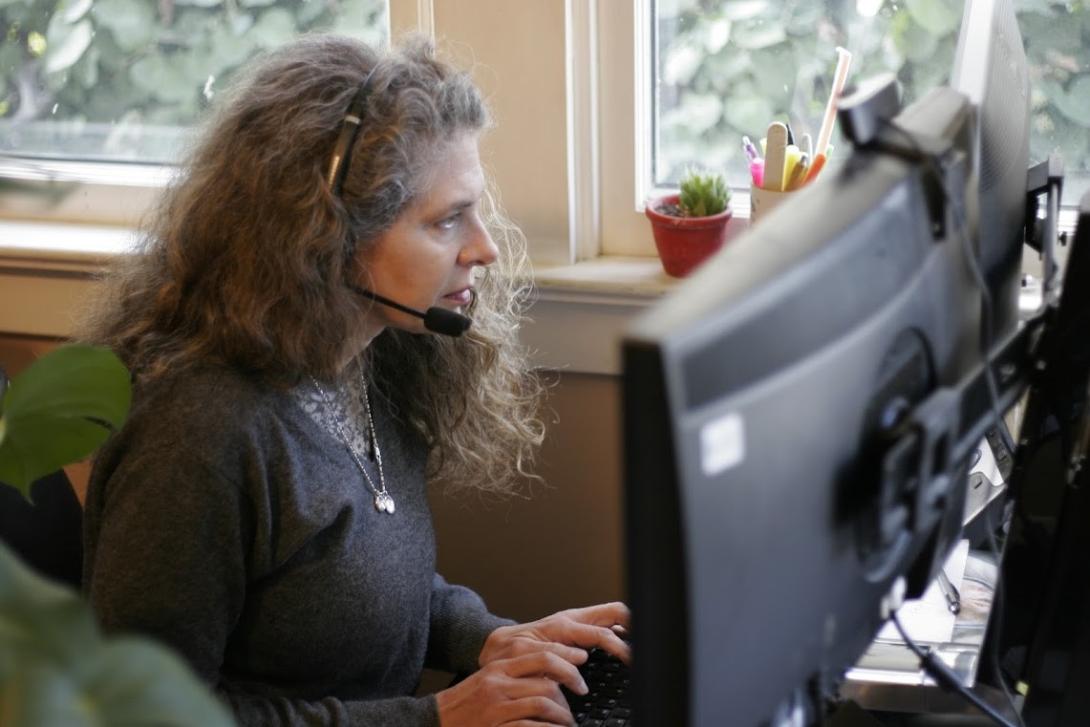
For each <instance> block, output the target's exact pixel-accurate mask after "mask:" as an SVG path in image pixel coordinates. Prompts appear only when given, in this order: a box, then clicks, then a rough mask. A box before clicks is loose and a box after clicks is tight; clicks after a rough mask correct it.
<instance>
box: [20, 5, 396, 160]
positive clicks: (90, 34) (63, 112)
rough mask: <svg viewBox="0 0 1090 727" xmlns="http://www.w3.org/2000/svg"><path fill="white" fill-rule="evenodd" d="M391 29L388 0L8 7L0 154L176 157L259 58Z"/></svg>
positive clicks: (376, 39)
mask: <svg viewBox="0 0 1090 727" xmlns="http://www.w3.org/2000/svg"><path fill="white" fill-rule="evenodd" d="M387 26H388V23H387V3H386V2H385V0H0V29H2V30H0V151H15V152H26V153H41V154H46V155H52V156H61V157H77V158H88V157H104V158H114V159H118V158H120V159H138V160H143V161H168V160H170V159H172V158H173V157H174V156H175V155H176V153H177V149H178V145H179V144H180V143H182V142H183V140H184V139H183V137H184V133H185V129H186V127H189V126H191V125H192V124H193V123H194V122H195V121H196V119H197V118H198V116H199V114H200V112H201V110H202V109H203V108H205V107H206V106H207V105H208V103H209V102H210V101H211V99H212V98H213V96H214V95H215V93H216V92H217V91H219V90H220V89H222V88H224V86H225V84H226V83H228V82H229V80H230V78H231V75H232V74H233V73H234V72H235V71H237V70H238V69H239V67H241V66H242V65H243V64H245V62H246V61H247V60H248V59H250V58H251V57H253V56H254V55H256V54H258V53H260V52H262V51H266V50H268V49H271V48H275V47H276V46H278V45H281V44H283V43H285V42H286V41H288V40H290V39H291V38H293V37H294V36H296V35H297V34H299V33H301V32H306V31H310V30H323V31H332V32H338V33H343V34H347V35H353V36H356V37H360V38H362V39H363V40H366V41H368V42H371V43H383V42H385V40H386V35H387Z"/></svg>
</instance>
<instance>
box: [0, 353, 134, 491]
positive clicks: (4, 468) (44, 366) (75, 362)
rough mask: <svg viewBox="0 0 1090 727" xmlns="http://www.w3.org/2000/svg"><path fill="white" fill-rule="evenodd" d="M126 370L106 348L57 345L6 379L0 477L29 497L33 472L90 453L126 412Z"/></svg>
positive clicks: (1, 416) (40, 472)
mask: <svg viewBox="0 0 1090 727" xmlns="http://www.w3.org/2000/svg"><path fill="white" fill-rule="evenodd" d="M131 398H132V388H131V384H130V382H129V372H128V371H127V370H126V369H125V367H124V365H123V364H122V363H121V361H120V360H118V358H117V356H115V355H114V354H113V353H112V352H111V351H109V350H107V349H104V348H98V347H94V346H84V345H68V346H61V347H59V348H57V349H55V350H53V351H51V352H50V353H48V354H46V355H45V356H43V357H42V358H40V359H38V360H37V361H35V362H34V363H33V364H31V365H30V366H29V367H28V368H27V369H26V370H25V371H24V372H23V373H21V374H20V375H19V376H16V377H15V378H14V379H12V380H11V383H10V385H9V386H8V390H7V391H6V392H5V393H4V396H3V400H2V404H0V482H4V483H7V484H9V485H13V486H15V487H16V488H18V489H19V490H20V491H21V492H22V493H23V495H24V496H26V497H29V490H30V485H31V483H32V482H34V481H35V480H36V479H38V478H39V477H42V476H43V475H47V474H49V473H50V472H54V471H56V470H58V469H60V468H61V467H63V466H64V465H66V464H69V463H71V462H75V461H76V460H79V459H82V458H84V457H86V456H87V455H89V454H91V453H92V452H93V451H94V450H95V449H96V448H97V447H98V446H99V445H100V444H102V443H103V442H104V441H105V440H106V437H108V436H109V434H110V430H111V429H116V428H117V427H119V426H121V423H122V422H123V421H124V420H125V415H126V414H127V413H128V411H129V402H130V400H131Z"/></svg>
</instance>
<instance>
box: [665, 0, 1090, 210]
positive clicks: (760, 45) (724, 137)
mask: <svg viewBox="0 0 1090 727" xmlns="http://www.w3.org/2000/svg"><path fill="white" fill-rule="evenodd" d="M1014 4H1015V8H1016V10H1017V12H1018V21H1019V26H1020V29H1021V31H1022V37H1023V43H1024V44H1025V47H1026V55H1027V58H1028V60H1029V63H1030V84H1031V87H1032V96H1031V132H1032V137H1031V141H1030V144H1031V146H1030V157H1031V159H1033V160H1042V159H1045V158H1046V157H1047V156H1048V155H1049V154H1050V153H1059V154H1060V155H1061V156H1062V157H1063V159H1064V163H1065V166H1066V169H1067V172H1068V174H1069V177H1068V182H1069V184H1068V188H1067V195H1066V199H1067V200H1072V199H1077V196H1076V195H1077V194H1078V189H1080V188H1081V187H1084V186H1085V185H1086V180H1087V178H1090V55H1088V54H1087V53H1086V50H1085V48H1086V47H1088V46H1090V2H1087V0H1070V1H1069V2H1051V1H1050V0H1014ZM962 5H963V2H962V0H838V1H834V2H824V3H821V2H813V1H812V0H656V2H655V9H656V22H655V32H656V46H657V57H656V62H655V73H656V97H657V109H656V112H657V113H656V115H657V128H656V154H655V161H656V164H655V182H656V184H660V185H667V184H671V183H675V182H676V181H677V179H678V178H680V176H681V175H682V174H683V173H684V171H685V169H686V168H687V167H688V166H689V165H690V164H692V163H694V162H699V163H700V164H702V165H704V166H705V167H706V168H719V169H724V170H726V171H727V173H728V177H729V179H730V181H731V183H732V184H735V185H739V186H747V185H748V179H747V176H748V175H747V170H748V166H747V164H746V163H745V157H744V156H743V153H742V148H741V138H742V135H743V134H747V135H749V136H750V137H752V138H754V139H756V138H759V137H761V136H763V134H764V129H765V128H766V127H767V125H768V123H769V121H771V120H773V119H779V120H785V119H788V118H790V120H791V122H792V123H793V124H796V125H797V126H798V127H800V128H801V129H802V130H805V128H806V127H807V126H809V129H810V130H811V131H812V133H813V134H814V135H815V136H816V133H817V128H818V127H819V126H820V123H821V117H822V114H823V112H824V109H825V102H826V100H827V99H828V95H829V86H830V84H831V82H832V76H833V70H834V68H835V67H836V51H835V49H836V46H838V45H839V46H843V47H845V48H847V49H848V50H850V51H852V53H853V55H854V58H853V61H852V68H851V78H853V79H856V80H858V79H861V78H864V77H867V76H873V75H876V74H878V73H880V72H883V71H893V72H895V73H896V74H897V77H898V79H899V80H900V81H901V83H902V84H903V87H904V91H905V100H906V101H912V100H914V99H916V98H919V97H920V96H921V95H922V94H923V93H924V92H926V91H927V90H928V89H930V88H932V87H934V86H936V85H940V84H943V83H946V82H947V81H948V80H949V75H950V71H951V69H952V67H953V59H954V48H955V46H956V44H957V38H958V30H959V27H960V25H961V15H962ZM833 144H834V145H842V144H841V142H840V140H839V139H838V137H834V140H833ZM834 158H835V157H834ZM1072 175H1075V176H1074V178H1073V176H1072ZM1079 176H1081V177H1082V179H1081V180H1080V179H1079V178H1078V177H1079ZM1071 182H1075V184H1073V185H1072V184H1071Z"/></svg>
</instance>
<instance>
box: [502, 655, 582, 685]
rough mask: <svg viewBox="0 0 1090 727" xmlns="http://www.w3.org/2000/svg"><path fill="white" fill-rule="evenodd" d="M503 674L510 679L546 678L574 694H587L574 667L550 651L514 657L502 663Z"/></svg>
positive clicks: (580, 676)
mask: <svg viewBox="0 0 1090 727" xmlns="http://www.w3.org/2000/svg"><path fill="white" fill-rule="evenodd" d="M504 672H506V674H507V675H508V676H512V677H519V678H521V677H548V678H549V679H552V680H553V681H554V682H557V683H559V684H563V685H564V686H565V687H567V688H568V689H570V690H571V691H573V692H575V693H576V694H586V693H587V683H586V682H585V681H583V676H582V675H581V674H580V673H579V670H578V669H577V668H575V665H574V664H572V663H571V662H569V661H566V660H565V659H562V658H561V657H559V656H557V655H556V654H554V653H552V652H550V651H538V652H535V653H532V654H526V655H524V656H516V657H515V658H513V659H508V660H507V661H506V662H505V663H504Z"/></svg>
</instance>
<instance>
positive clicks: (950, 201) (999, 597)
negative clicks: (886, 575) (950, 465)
mask: <svg viewBox="0 0 1090 727" xmlns="http://www.w3.org/2000/svg"><path fill="white" fill-rule="evenodd" d="M884 126H885V127H887V128H890V129H892V130H894V131H896V132H897V133H898V134H900V135H901V137H903V138H904V139H905V140H907V141H908V144H909V146H910V147H911V149H912V151H913V152H914V153H915V154H916V156H917V157H919V158H920V159H923V160H924V162H925V163H926V164H927V165H928V167H929V168H930V171H931V173H932V174H934V175H935V176H936V178H937V179H938V180H939V182H940V185H941V188H942V194H943V198H944V200H945V202H946V206H947V207H949V208H950V210H951V212H952V214H953V216H954V221H955V226H956V228H957V236H958V238H959V241H960V243H961V248H962V252H963V253H964V255H965V259H966V263H967V265H968V266H969V271H970V273H971V274H972V276H973V280H974V282H975V283H976V285H977V287H978V288H979V290H980V298H981V318H982V321H981V323H982V328H983V331H982V333H981V336H980V347H981V356H982V358H983V359H984V379H985V383H986V384H987V389H988V398H989V401H990V404H991V408H992V416H993V418H994V424H995V428H996V430H997V431H998V432H999V436H1000V438H1001V439H1002V440H1003V446H1004V447H1005V448H1006V449H1007V451H1008V453H1009V454H1010V455H1011V456H1014V450H1015V447H1014V442H1013V441H1012V440H1011V437H1010V432H1008V431H1007V428H1006V425H1005V424H1004V421H1003V413H1002V411H1001V410H1000V407H999V387H998V385H997V384H996V380H995V372H994V371H993V366H994V362H993V361H992V355H991V345H990V344H991V341H990V338H991V334H992V321H993V319H994V308H993V305H994V304H993V301H992V295H991V291H990V290H989V289H988V283H987V281H986V280H985V278H984V273H983V271H982V270H981V268H980V261H979V260H977V256H976V254H975V252H974V251H973V248H972V240H971V239H970V236H969V233H968V230H967V225H966V224H965V218H964V217H963V216H962V214H961V208H960V207H959V206H958V205H957V204H956V200H955V199H954V195H953V194H951V192H950V188H949V187H948V186H947V178H946V175H944V174H943V173H942V169H941V166H940V160H939V159H938V158H937V156H936V155H933V154H928V153H926V152H924V151H923V149H921V148H920V145H919V143H918V142H917V141H916V139H915V137H913V136H912V134H911V133H910V132H909V131H908V130H907V129H904V128H902V127H901V126H899V125H898V124H897V123H895V122H894V121H892V120H884ZM985 530H986V531H987V535H988V545H989V547H990V548H991V551H992V554H993V556H994V557H995V562H996V567H997V571H996V579H995V585H994V587H993V598H992V610H993V615H992V617H993V618H994V619H995V623H996V624H997V628H1001V619H1002V614H1003V586H1002V569H1000V568H999V567H998V566H999V563H1000V562H1001V560H1002V557H1001V555H1002V554H1001V553H1000V551H999V545H998V543H997V542H996V539H995V533H994V529H993V527H992V523H991V520H990V516H988V515H987V514H986V519H985ZM894 622H895V623H897V628H898V630H899V631H901V635H902V636H904V637H905V641H906V643H907V642H908V637H907V635H906V634H905V633H904V631H903V630H902V629H901V627H900V624H899V623H898V622H897V621H896V615H894ZM990 646H991V648H990V649H989V657H990V660H991V662H992V668H993V669H994V670H995V678H996V681H998V682H999V687H1000V689H1001V690H1002V691H1003V695H1004V696H1005V697H1006V698H1007V702H1008V704H1009V705H1010V708H1011V713H1012V714H1014V715H1015V717H1016V718H1017V720H1018V725H1019V726H1020V727H1025V723H1024V722H1023V720H1022V716H1021V714H1019V712H1018V709H1017V706H1016V705H1015V701H1014V695H1013V694H1012V693H1011V691H1010V688H1009V687H1008V686H1007V683H1006V680H1005V678H1004V677H1003V671H1002V665H1001V664H1000V660H999V638H998V633H997V634H996V635H995V636H994V637H993V638H992V640H991V642H990ZM943 666H944V667H945V664H944V665H943ZM952 675H953V674H952V672H951V676H952ZM936 681H938V679H936ZM955 681H956V678H955ZM958 691H959V692H963V693H964V694H966V695H968V694H969V692H967V691H965V690H964V688H962V687H961V685H960V684H958ZM1003 724H1009V723H1007V722H1003Z"/></svg>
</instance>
